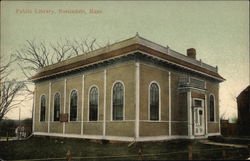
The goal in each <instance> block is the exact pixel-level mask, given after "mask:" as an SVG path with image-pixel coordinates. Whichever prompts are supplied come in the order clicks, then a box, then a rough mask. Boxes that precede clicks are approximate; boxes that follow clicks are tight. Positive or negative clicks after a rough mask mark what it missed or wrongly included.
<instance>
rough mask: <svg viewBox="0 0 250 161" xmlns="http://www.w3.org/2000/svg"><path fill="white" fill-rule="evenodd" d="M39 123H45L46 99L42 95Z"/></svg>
mask: <svg viewBox="0 0 250 161" xmlns="http://www.w3.org/2000/svg"><path fill="white" fill-rule="evenodd" d="M40 109H41V111H40V121H45V112H46V98H45V96H44V95H43V96H42V97H41V107H40Z"/></svg>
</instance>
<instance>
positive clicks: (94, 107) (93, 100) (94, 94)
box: [89, 87, 98, 121]
mask: <svg viewBox="0 0 250 161" xmlns="http://www.w3.org/2000/svg"><path fill="white" fill-rule="evenodd" d="M97 118H98V89H97V88H96V87H92V88H91V89H90V92H89V121H97Z"/></svg>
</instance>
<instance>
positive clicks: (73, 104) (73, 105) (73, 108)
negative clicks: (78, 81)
mask: <svg viewBox="0 0 250 161" xmlns="http://www.w3.org/2000/svg"><path fill="white" fill-rule="evenodd" d="M76 117H77V92H76V90H73V91H72V92H71V94H70V121H76Z"/></svg>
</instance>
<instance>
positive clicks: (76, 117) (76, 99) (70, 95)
mask: <svg viewBox="0 0 250 161" xmlns="http://www.w3.org/2000/svg"><path fill="white" fill-rule="evenodd" d="M74 90H75V91H76V96H77V97H76V98H77V99H76V121H79V120H78V101H79V94H78V93H79V92H78V90H77V89H76V88H73V89H71V90H70V92H69V116H68V122H76V121H70V103H71V102H70V100H71V93H72V92H73V91H74Z"/></svg>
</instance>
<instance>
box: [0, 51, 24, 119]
mask: <svg viewBox="0 0 250 161" xmlns="http://www.w3.org/2000/svg"><path fill="white" fill-rule="evenodd" d="M0 60H1V56H0ZM12 62H13V61H10V62H9V63H7V64H6V65H1V66H0V121H1V120H2V119H3V118H4V116H5V115H6V114H7V113H8V112H9V111H10V110H12V109H13V108H15V107H17V105H20V103H21V102H22V101H23V100H24V99H20V98H17V96H18V94H19V93H20V92H21V90H22V89H23V88H25V84H24V82H18V81H16V80H15V79H11V80H10V79H9V77H8V76H9V75H10V73H11V70H9V68H10V64H11V63H12Z"/></svg>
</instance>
